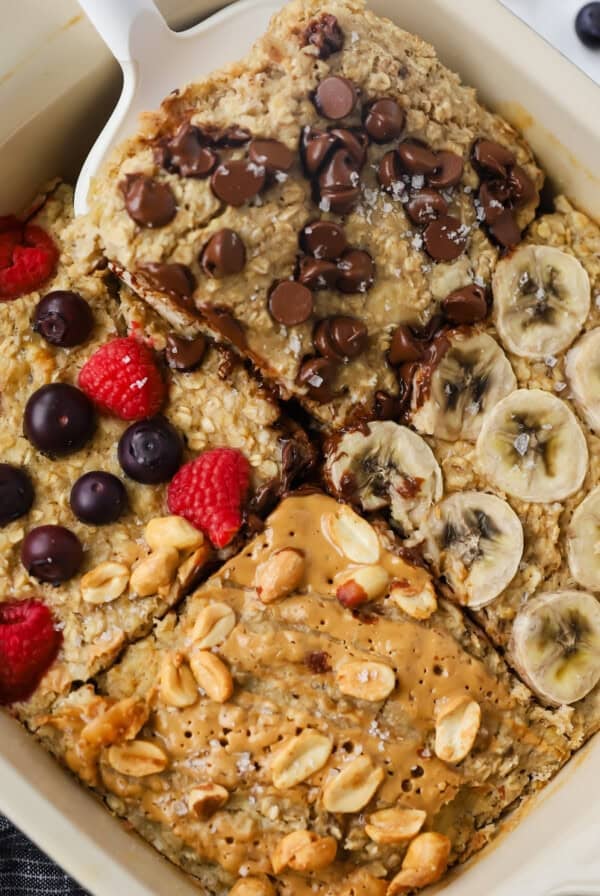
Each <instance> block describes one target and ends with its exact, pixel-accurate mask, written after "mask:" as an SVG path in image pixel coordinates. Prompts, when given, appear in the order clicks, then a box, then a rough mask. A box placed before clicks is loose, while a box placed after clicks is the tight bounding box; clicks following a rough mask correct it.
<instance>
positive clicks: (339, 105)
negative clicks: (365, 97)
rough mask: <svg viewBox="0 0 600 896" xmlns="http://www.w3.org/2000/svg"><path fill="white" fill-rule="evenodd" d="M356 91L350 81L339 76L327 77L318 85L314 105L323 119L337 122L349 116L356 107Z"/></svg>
mask: <svg viewBox="0 0 600 896" xmlns="http://www.w3.org/2000/svg"><path fill="white" fill-rule="evenodd" d="M356 99H357V90H356V87H355V85H354V84H353V83H352V81H349V80H348V78H342V77H340V76H339V75H329V76H328V77H327V78H323V80H322V81H321V82H320V83H319V85H318V87H317V89H316V91H315V94H314V103H315V106H316V108H317V112H319V113H320V114H321V115H322V116H323V117H324V118H329V119H331V120H332V121H339V119H340V118H345V117H346V116H347V115H350V113H351V112H352V110H353V109H354V106H355V105H356Z"/></svg>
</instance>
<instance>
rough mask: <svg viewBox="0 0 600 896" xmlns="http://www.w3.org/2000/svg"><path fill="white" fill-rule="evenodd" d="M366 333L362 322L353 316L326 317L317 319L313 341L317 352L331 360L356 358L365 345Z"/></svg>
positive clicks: (366, 340)
mask: <svg viewBox="0 0 600 896" xmlns="http://www.w3.org/2000/svg"><path fill="white" fill-rule="evenodd" d="M367 342H368V333H367V328H366V326H365V325H364V323H363V322H362V321H360V320H357V319H356V318H355V317H345V316H343V315H339V316H336V317H327V318H325V320H322V321H319V323H318V324H317V326H316V327H315V332H314V334H313V343H314V346H315V348H316V350H317V351H318V352H319V354H321V355H323V357H325V358H329V359H331V360H332V361H343V360H345V359H346V358H357V357H358V356H359V355H360V354H361V353H362V352H363V351H364V350H365V348H366V347H367Z"/></svg>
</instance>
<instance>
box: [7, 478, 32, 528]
mask: <svg viewBox="0 0 600 896" xmlns="http://www.w3.org/2000/svg"><path fill="white" fill-rule="evenodd" d="M33 497H34V495H33V485H32V484H31V479H30V478H29V476H28V475H27V473H26V472H25V470H22V469H21V468H20V467H13V466H12V464H0V526H6V525H8V523H12V522H13V520H18V519H19V517H22V516H25V514H26V513H27V512H28V511H29V509H30V508H31V505H32V504H33Z"/></svg>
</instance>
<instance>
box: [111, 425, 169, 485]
mask: <svg viewBox="0 0 600 896" xmlns="http://www.w3.org/2000/svg"><path fill="white" fill-rule="evenodd" d="M118 454H119V463H120V464H121V466H122V467H123V470H124V471H125V473H126V474H127V475H128V476H129V477H130V479H134V480H135V481H136V482H143V483H144V484H145V485H156V484H158V483H159V482H168V480H169V479H171V477H172V476H174V474H175V473H176V472H177V470H178V469H179V467H180V466H181V460H182V457H183V442H182V439H181V436H180V435H179V433H178V432H177V430H176V429H175V428H174V427H173V426H171V424H170V423H169V421H168V420H165V418H164V417H160V416H159V417H151V418H150V419H148V420H140V421H138V422H137V423H133V424H132V425H131V426H129V427H128V428H127V429H126V430H125V432H124V433H123V435H122V436H121V438H120V440H119V448H118Z"/></svg>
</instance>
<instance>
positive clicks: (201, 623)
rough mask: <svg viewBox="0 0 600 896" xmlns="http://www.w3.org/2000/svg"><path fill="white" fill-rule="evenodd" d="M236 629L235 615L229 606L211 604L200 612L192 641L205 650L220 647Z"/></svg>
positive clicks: (218, 603) (193, 630)
mask: <svg viewBox="0 0 600 896" xmlns="http://www.w3.org/2000/svg"><path fill="white" fill-rule="evenodd" d="M234 627H235V613H234V611H233V610H232V609H231V607H230V606H228V605H227V604H223V603H220V602H217V603H214V604H209V605H208V606H207V607H204V609H203V610H200V612H199V613H198V616H197V617H196V621H195V623H194V627H193V629H192V641H193V642H194V645H195V646H196V647H199V648H201V649H202V650H205V649H206V648H208V647H218V646H219V644H222V643H223V641H224V640H225V639H226V638H227V636H228V635H229V634H230V633H231V632H232V631H233V629H234Z"/></svg>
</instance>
